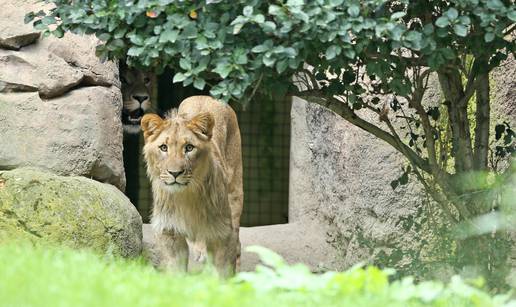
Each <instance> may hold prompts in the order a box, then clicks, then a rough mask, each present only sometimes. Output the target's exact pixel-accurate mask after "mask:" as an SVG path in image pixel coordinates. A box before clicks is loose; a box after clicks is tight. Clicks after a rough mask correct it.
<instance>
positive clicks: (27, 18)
mask: <svg viewBox="0 0 516 307" xmlns="http://www.w3.org/2000/svg"><path fill="white" fill-rule="evenodd" d="M35 17H36V14H34V12H29V13H27V14H25V17H24V18H23V22H24V23H29V22H31V21H33V20H34V18H35Z"/></svg>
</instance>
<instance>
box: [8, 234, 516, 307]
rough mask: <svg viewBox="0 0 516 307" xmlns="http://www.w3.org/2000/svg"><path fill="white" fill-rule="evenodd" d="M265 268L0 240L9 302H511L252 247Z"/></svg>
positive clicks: (473, 286) (454, 283)
mask: <svg viewBox="0 0 516 307" xmlns="http://www.w3.org/2000/svg"><path fill="white" fill-rule="evenodd" d="M252 250H253V251H255V252H257V253H258V254H259V255H260V257H261V259H262V262H263V263H264V264H265V265H266V266H259V267H258V268H257V270H256V272H246V273H240V274H238V275H237V276H236V277H235V278H233V279H231V280H228V281H221V280H218V279H217V278H216V277H214V276H212V275H209V274H207V273H205V274H201V275H196V276H192V275H188V276H185V275H172V274H168V273H161V272H157V271H156V270H154V269H153V268H152V267H150V266H147V265H144V264H143V263H142V262H139V261H127V260H121V259H117V258H114V259H113V258H111V259H102V258H100V257H99V256H97V255H94V254H91V253H88V252H85V251H72V250H68V249H62V248H56V247H42V246H40V247H34V246H32V245H28V244H19V243H18V244H14V243H10V244H6V245H2V246H0V261H1V262H2V263H3V264H5V265H2V266H0V280H1V281H3V282H2V283H1V287H0V295H1V297H2V304H4V305H7V306H28V305H30V306H55V305H73V306H114V305H123V306H141V305H152V306H266V305H273V306H314V305H318V306H334V305H343V306H344V305H353V306H385V305H388V306H393V305H408V306H445V305H446V306H447V305H451V304H453V305H456V306H511V304H514V301H513V302H511V301H509V297H508V296H507V295H496V296H491V295H489V294H488V293H486V292H485V291H483V290H481V289H480V288H478V286H479V285H480V284H481V281H480V280H472V281H464V280H462V279H460V278H459V277H454V278H453V279H452V280H451V282H450V283H449V284H443V283H441V282H433V281H428V282H422V283H419V284H415V283H414V282H413V280H412V279H411V278H410V277H408V278H405V279H402V280H399V281H394V282H389V275H390V273H391V272H390V271H389V270H385V271H381V270H379V269H377V268H375V267H368V268H360V267H355V268H352V269H350V270H349V271H346V272H326V273H324V274H313V273H311V272H310V271H309V270H308V269H307V268H306V267H305V266H303V265H294V266H289V265H287V264H286V263H285V262H284V260H283V259H282V258H281V257H279V256H278V255H276V254H274V253H273V252H271V251H269V250H267V249H264V248H261V247H253V248H252Z"/></svg>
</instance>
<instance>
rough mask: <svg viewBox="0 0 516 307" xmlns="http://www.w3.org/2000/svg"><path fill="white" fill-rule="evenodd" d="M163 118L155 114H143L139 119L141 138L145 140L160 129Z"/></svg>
mask: <svg viewBox="0 0 516 307" xmlns="http://www.w3.org/2000/svg"><path fill="white" fill-rule="evenodd" d="M163 122H164V120H163V119H162V118H161V117H159V115H156V114H145V115H144V116H143V118H142V121H141V126H142V130H143V138H144V139H145V142H147V140H148V139H149V137H151V136H152V135H155V134H158V133H159V132H160V131H161V126H162V125H163Z"/></svg>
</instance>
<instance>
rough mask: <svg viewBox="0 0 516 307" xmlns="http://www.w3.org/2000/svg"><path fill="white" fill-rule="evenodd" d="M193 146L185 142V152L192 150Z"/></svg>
mask: <svg viewBox="0 0 516 307" xmlns="http://www.w3.org/2000/svg"><path fill="white" fill-rule="evenodd" d="M194 148H195V147H194V146H193V145H192V144H186V146H185V152H190V151H192V150H194Z"/></svg>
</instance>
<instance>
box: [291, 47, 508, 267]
mask: <svg viewBox="0 0 516 307" xmlns="http://www.w3.org/2000/svg"><path fill="white" fill-rule="evenodd" d="M515 76H516V63H515V61H514V58H512V57H511V58H510V59H508V60H507V61H506V62H504V63H503V64H502V66H501V67H500V68H497V69H496V70H495V71H494V72H493V74H492V76H491V85H492V86H491V88H492V89H491V98H492V99H493V100H492V101H493V102H492V105H493V121H499V120H500V119H503V120H508V121H509V122H511V123H513V125H514V124H515V123H516V113H515V109H516V78H515ZM425 101H426V102H427V103H428V104H432V105H438V104H439V103H441V102H442V98H441V96H440V90H439V85H438V82H437V79H436V78H431V80H430V88H429V90H428V91H427V93H426V94H425ZM361 116H365V117H367V116H368V114H362V115H361ZM291 118H292V126H291V127H292V128H291V129H292V130H291V131H292V132H291V151H290V159H291V161H290V163H291V164H290V187H289V190H290V192H289V193H290V199H289V221H290V222H293V223H297V224H310V225H311V224H314V223H315V224H318V226H319V227H320V228H322V230H321V231H320V233H321V234H323V235H322V236H321V239H325V240H327V242H329V243H330V244H331V245H332V246H333V248H334V249H335V251H336V253H337V254H338V255H339V256H340V257H341V258H342V262H341V263H340V264H341V265H342V266H343V267H349V266H352V265H354V264H356V263H358V262H363V261H365V262H367V263H374V264H377V265H380V266H388V267H395V268H397V270H398V271H399V272H401V273H404V272H406V273H411V274H414V273H416V274H421V273H422V274H430V275H434V277H446V276H448V275H449V273H451V272H450V271H449V267H447V266H446V264H445V263H444V261H443V260H442V258H441V257H442V255H445V254H446V253H447V251H448V250H449V248H451V246H450V242H446V241H444V242H443V241H442V240H439V237H440V232H441V231H443V230H444V228H445V227H446V225H444V223H443V220H444V219H443V218H442V216H441V213H440V212H439V211H438V210H435V209H433V208H435V206H432V204H431V200H430V199H429V198H428V197H427V196H426V195H425V193H424V192H423V189H422V187H421V186H420V185H419V184H418V183H417V182H416V180H414V179H413V178H412V179H411V180H410V181H409V184H408V185H405V186H400V187H398V188H397V189H396V190H393V189H392V188H391V186H390V182H391V181H392V180H394V179H397V178H398V177H399V176H400V175H401V173H402V170H401V168H402V167H403V166H405V165H406V164H407V162H406V160H405V158H404V157H403V156H402V155H401V154H399V153H397V152H396V151H395V150H394V149H392V148H391V146H390V145H388V144H387V143H385V142H383V141H382V140H380V139H377V138H375V137H373V136H371V135H370V134H368V133H367V132H365V131H363V130H361V129H360V128H358V127H355V126H353V125H351V124H349V123H348V122H346V121H345V120H344V119H342V118H340V117H338V116H337V115H336V114H334V113H333V112H331V111H329V110H326V109H324V108H322V107H321V106H318V105H315V104H310V103H307V102H306V101H304V100H302V99H300V98H297V97H294V98H293V102H292V113H291ZM369 119H372V120H374V119H375V117H370V118H369ZM377 124H379V123H377ZM493 128H494V123H493ZM333 252H334V251H329V252H328V254H332V253H333ZM514 254H516V249H515V253H514ZM513 257H514V256H513ZM335 264H338V263H335Z"/></svg>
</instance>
